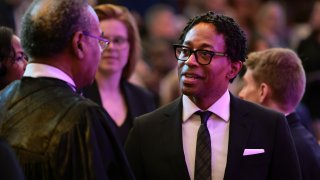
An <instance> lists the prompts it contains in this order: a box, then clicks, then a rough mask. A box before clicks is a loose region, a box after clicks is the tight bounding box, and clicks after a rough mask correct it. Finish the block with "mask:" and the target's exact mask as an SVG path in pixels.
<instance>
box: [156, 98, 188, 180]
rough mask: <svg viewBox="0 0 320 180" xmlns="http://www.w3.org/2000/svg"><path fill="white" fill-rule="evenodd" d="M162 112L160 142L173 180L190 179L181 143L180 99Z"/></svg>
mask: <svg viewBox="0 0 320 180" xmlns="http://www.w3.org/2000/svg"><path fill="white" fill-rule="evenodd" d="M169 107H170V108H167V109H166V111H165V112H164V116H165V118H164V121H163V127H164V128H163V129H165V133H163V138H162V142H163V144H165V145H164V146H163V148H164V151H163V153H165V154H166V155H168V156H167V157H168V162H169V163H170V164H169V165H170V166H171V167H170V169H171V170H172V174H173V175H174V179H190V177H189V173H188V169H187V165H186V161H185V157H184V151H183V143H182V124H181V123H182V99H181V97H180V98H178V99H177V100H175V101H174V102H173V103H172V104H171V106H169Z"/></svg>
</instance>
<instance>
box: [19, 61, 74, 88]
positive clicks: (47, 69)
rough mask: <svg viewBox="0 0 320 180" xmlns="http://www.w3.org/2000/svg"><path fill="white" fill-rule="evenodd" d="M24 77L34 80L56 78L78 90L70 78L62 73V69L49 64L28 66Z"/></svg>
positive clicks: (31, 64)
mask: <svg viewBox="0 0 320 180" xmlns="http://www.w3.org/2000/svg"><path fill="white" fill-rule="evenodd" d="M23 76H24V77H33V78H37V77H49V78H56V79H60V80H62V81H65V82H67V83H68V84H70V85H72V86H73V87H74V88H76V85H75V83H74V81H73V80H72V78H71V77H70V76H68V75H67V74H66V73H65V72H63V71H61V70H60V69H58V68H56V67H53V66H50V65H47V64H39V63H30V64H28V65H27V67H26V70H25V72H24V74H23Z"/></svg>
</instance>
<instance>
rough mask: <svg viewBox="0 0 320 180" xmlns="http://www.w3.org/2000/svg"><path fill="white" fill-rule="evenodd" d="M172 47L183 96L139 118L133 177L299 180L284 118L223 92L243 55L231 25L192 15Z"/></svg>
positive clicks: (129, 146) (132, 147)
mask: <svg viewBox="0 0 320 180" xmlns="http://www.w3.org/2000/svg"><path fill="white" fill-rule="evenodd" d="M174 48H175V55H176V58H177V59H178V72H179V73H178V74H179V80H180V89H181V91H182V93H183V95H182V96H181V97H179V98H178V99H176V100H175V101H174V102H172V103H171V104H169V105H167V106H164V107H162V108H160V109H158V110H155V111H153V112H151V113H148V114H146V115H143V116H141V117H138V118H137V119H136V121H135V125H134V127H133V129H132V130H131V132H130V134H129V137H128V140H127V142H126V153H127V156H128V159H129V162H130V164H131V166H132V168H133V171H134V173H135V175H136V177H137V179H152V180H157V179H166V180H171V179H172V180H177V179H214V180H221V179H225V180H235V179H237V180H251V179H252V180H253V179H255V180H257V179H259V180H264V179H272V180H280V179H281V180H283V179H290V180H294V179H301V174H300V170H299V163H298V158H297V155H296V151H295V148H294V144H293V141H292V137H291V134H290V131H289V127H288V124H287V122H286V119H285V117H284V116H283V115H282V114H280V113H277V112H275V111H271V110H267V109H265V108H262V107H260V106H257V105H255V104H253V103H249V102H246V101H243V100H240V99H238V98H236V97H234V96H233V95H231V94H230V93H229V91H228V84H229V82H230V81H232V80H233V79H234V78H235V77H236V76H237V74H238V72H239V71H240V69H241V67H242V62H244V61H245V57H246V39H245V36H244V33H243V31H242V30H241V29H240V27H239V26H238V25H237V24H236V23H235V21H234V20H233V19H231V18H229V17H226V16H224V15H220V14H215V13H213V12H208V13H206V14H203V15H199V16H196V17H195V18H193V19H191V20H190V21H189V22H188V24H187V26H186V27H185V28H184V30H183V32H182V35H181V36H180V44H177V45H174ZM199 111H200V112H199ZM205 111H206V114H210V112H211V113H212V114H211V115H210V116H209V119H208V118H201V124H200V117H199V115H198V114H203V112H205ZM208 111H210V112H209V113H208ZM201 117H202V115H201ZM207 119H208V120H207ZM205 159H207V160H205ZM200 176H201V177H200ZM198 177H200V178H198Z"/></svg>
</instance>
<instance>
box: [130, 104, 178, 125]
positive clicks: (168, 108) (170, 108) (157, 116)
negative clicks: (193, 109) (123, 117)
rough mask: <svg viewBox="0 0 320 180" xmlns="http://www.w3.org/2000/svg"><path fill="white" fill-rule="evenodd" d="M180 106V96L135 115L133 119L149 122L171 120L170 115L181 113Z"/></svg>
mask: <svg viewBox="0 0 320 180" xmlns="http://www.w3.org/2000/svg"><path fill="white" fill-rule="evenodd" d="M181 108H182V107H181V98H178V99H176V100H174V101H173V102H171V103H169V104H167V105H164V106H161V107H159V108H157V109H155V110H154V111H151V112H149V113H146V114H143V115H141V116H139V117H137V118H136V120H135V121H138V122H139V123H147V124H149V123H159V122H163V121H165V120H172V118H170V116H173V115H178V114H179V113H181V111H182V110H181Z"/></svg>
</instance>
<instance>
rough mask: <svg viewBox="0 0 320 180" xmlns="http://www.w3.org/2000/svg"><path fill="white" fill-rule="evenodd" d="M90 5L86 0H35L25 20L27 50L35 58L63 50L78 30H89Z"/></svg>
mask: <svg viewBox="0 0 320 180" xmlns="http://www.w3.org/2000/svg"><path fill="white" fill-rule="evenodd" d="M87 6H88V3H87V1H86V0H67V1H66V0H34V2H33V3H32V4H31V5H30V7H29V9H28V10H27V12H26V13H25V15H24V17H23V21H22V28H21V44H22V47H23V48H24V50H25V52H26V53H27V54H28V55H29V56H30V57H35V58H47V57H50V56H53V55H55V54H57V53H60V52H62V50H64V49H65V48H66V47H67V45H68V42H69V40H70V39H71V38H72V36H73V34H74V33H75V32H76V31H88V30H89V29H90V26H91V21H90V16H88V13H87V10H86V8H87Z"/></svg>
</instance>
